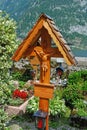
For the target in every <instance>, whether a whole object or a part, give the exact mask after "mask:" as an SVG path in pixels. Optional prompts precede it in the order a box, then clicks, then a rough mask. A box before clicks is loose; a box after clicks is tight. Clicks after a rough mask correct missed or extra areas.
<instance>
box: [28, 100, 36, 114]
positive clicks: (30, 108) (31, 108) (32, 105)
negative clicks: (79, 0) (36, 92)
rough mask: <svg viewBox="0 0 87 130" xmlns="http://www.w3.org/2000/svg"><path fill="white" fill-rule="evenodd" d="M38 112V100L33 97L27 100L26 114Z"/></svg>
mask: <svg viewBox="0 0 87 130" xmlns="http://www.w3.org/2000/svg"><path fill="white" fill-rule="evenodd" d="M37 110H38V98H36V97H34V98H33V99H31V100H29V103H28V106H27V112H28V113H30V114H32V113H34V112H36V111H37Z"/></svg>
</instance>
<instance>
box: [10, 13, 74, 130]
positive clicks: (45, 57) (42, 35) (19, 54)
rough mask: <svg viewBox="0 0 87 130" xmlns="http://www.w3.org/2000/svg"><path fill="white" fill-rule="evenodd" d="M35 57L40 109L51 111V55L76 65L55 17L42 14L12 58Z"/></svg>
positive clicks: (35, 89) (37, 94)
mask: <svg viewBox="0 0 87 130" xmlns="http://www.w3.org/2000/svg"><path fill="white" fill-rule="evenodd" d="M52 42H54V45H55V46H56V47H55V46H53V44H52ZM33 57H37V59H38V61H39V63H40V80H39V82H36V83H34V96H37V97H39V110H42V111H44V112H49V99H50V98H52V97H53V91H54V85H52V84H50V59H51V57H63V58H64V59H65V62H66V63H67V64H68V65H76V60H75V57H74V56H73V54H72V52H71V49H70V47H69V46H68V45H67V42H66V41H65V40H64V38H63V36H62V34H61V33H60V32H59V30H58V29H57V27H56V26H55V23H54V21H53V19H52V18H50V17H49V16H47V15H45V14H41V15H40V17H39V19H38V20H37V22H36V24H35V25H34V26H33V28H32V29H31V30H30V32H29V33H28V35H27V37H26V38H25V39H24V40H23V42H22V43H21V44H20V45H19V47H18V49H17V50H16V52H15V53H14V55H13V57H12V60H14V61H19V60H20V59H21V58H28V59H30V58H33ZM48 119H49V116H47V117H46V130H48V129H49V127H48Z"/></svg>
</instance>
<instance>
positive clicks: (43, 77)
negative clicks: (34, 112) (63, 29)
mask: <svg viewBox="0 0 87 130" xmlns="http://www.w3.org/2000/svg"><path fill="white" fill-rule="evenodd" d="M41 45H42V48H43V50H46V48H50V46H51V38H50V36H49V34H48V32H47V30H45V29H43V31H42V35H41ZM45 58H46V57H45ZM45 65H46V66H47V70H46V71H45V72H43V66H45ZM40 82H41V83H43V84H44V83H50V58H48V57H47V59H45V61H42V62H41V63H40ZM39 109H40V110H43V111H45V112H48V113H49V99H47V98H40V100H39ZM48 120H49V115H48V116H47V118H46V130H49V125H48V124H49V122H48Z"/></svg>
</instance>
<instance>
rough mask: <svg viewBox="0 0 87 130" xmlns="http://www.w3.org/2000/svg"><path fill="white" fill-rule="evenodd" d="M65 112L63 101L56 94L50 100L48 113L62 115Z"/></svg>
mask: <svg viewBox="0 0 87 130" xmlns="http://www.w3.org/2000/svg"><path fill="white" fill-rule="evenodd" d="M65 113H66V106H65V101H64V100H60V99H59V97H58V95H57V96H55V97H54V98H53V99H52V100H50V115H51V116H59V117H60V116H63V117H64V115H65Z"/></svg>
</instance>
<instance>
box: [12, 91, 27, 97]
mask: <svg viewBox="0 0 87 130" xmlns="http://www.w3.org/2000/svg"><path fill="white" fill-rule="evenodd" d="M13 97H16V98H17V97H20V98H22V99H26V98H27V97H28V93H27V92H26V91H23V90H22V91H20V90H18V89H16V90H14V92H13Z"/></svg>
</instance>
